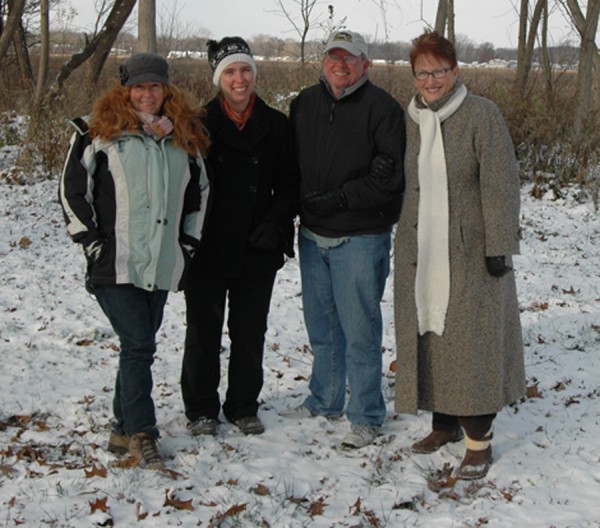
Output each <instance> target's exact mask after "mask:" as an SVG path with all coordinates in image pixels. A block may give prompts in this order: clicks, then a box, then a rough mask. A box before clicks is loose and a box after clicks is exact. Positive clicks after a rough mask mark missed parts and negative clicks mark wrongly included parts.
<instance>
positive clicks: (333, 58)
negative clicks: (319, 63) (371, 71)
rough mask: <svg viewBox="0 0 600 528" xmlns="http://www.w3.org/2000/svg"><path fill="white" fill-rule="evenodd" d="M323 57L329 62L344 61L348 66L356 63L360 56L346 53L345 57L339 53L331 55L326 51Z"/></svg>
mask: <svg viewBox="0 0 600 528" xmlns="http://www.w3.org/2000/svg"><path fill="white" fill-rule="evenodd" d="M325 58H326V59H327V60H328V61H329V62H335V63H339V62H345V63H346V64H347V65H348V66H355V65H356V64H358V61H359V60H360V59H361V57H355V56H354V55H346V56H345V57H340V56H339V55H333V54H332V53H327V54H326V55H325Z"/></svg>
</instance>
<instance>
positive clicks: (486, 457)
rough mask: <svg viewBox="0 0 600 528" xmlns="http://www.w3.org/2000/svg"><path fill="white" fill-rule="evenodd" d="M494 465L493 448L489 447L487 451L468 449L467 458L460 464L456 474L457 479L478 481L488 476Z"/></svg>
mask: <svg viewBox="0 0 600 528" xmlns="http://www.w3.org/2000/svg"><path fill="white" fill-rule="evenodd" d="M491 464H492V446H491V445H488V446H487V447H486V448H485V449H482V450H480V451H474V450H473V449H467V450H466V452H465V457H464V458H463V460H462V462H461V463H460V467H459V468H458V471H457V472H456V478H457V479H463V480H476V479H480V478H483V477H485V476H486V475H487V472H488V471H489V469H490V465H491Z"/></svg>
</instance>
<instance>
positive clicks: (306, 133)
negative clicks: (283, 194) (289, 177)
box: [290, 80, 406, 237]
mask: <svg viewBox="0 0 600 528" xmlns="http://www.w3.org/2000/svg"><path fill="white" fill-rule="evenodd" d="M290 119H291V121H292V125H293V127H294V134H295V144H296V153H297V157H298V163H299V165H300V175H301V177H300V197H301V198H302V197H304V196H306V195H308V194H310V193H313V192H317V191H329V190H332V189H341V190H342V191H343V192H344V194H345V196H346V200H347V202H348V208H347V209H345V210H341V211H338V212H336V213H334V214H332V215H329V216H326V217H321V218H317V217H315V216H314V215H311V214H310V213H309V212H307V211H306V210H304V209H302V208H301V221H302V225H304V226H306V227H307V228H308V229H310V230H311V231H313V232H314V233H316V234H318V235H321V236H325V237H339V236H351V235H361V234H374V233H383V232H385V231H387V230H390V229H391V227H392V225H393V224H394V223H395V222H396V221H397V220H398V217H399V214H400V209H401V204H402V192H403V190H404V149H405V144H406V135H405V123H404V112H403V110H402V108H401V106H400V104H399V103H398V102H397V101H396V100H395V99H394V98H393V97H392V96H391V95H390V94H388V93H387V92H386V91H385V90H383V89H381V88H379V87H377V86H375V85H373V84H372V83H371V82H370V81H368V80H367V81H366V82H365V83H364V84H362V86H360V87H358V88H357V89H356V90H354V91H351V93H348V94H347V95H345V96H343V97H342V98H341V99H335V98H334V97H333V95H332V94H331V93H330V91H329V90H328V88H327V85H326V83H325V81H323V80H322V81H321V82H320V83H319V84H317V85H314V86H311V87H310V88H307V89H305V90H303V91H302V92H301V93H300V94H299V95H298V97H297V98H296V99H294V100H293V101H292V104H291V107H290ZM382 153H385V154H387V155H388V156H390V157H391V158H392V159H394V161H395V162H396V170H395V174H394V176H393V177H392V178H389V179H380V178H375V177H374V176H372V175H370V174H369V167H370V165H371V162H372V161H373V158H375V156H377V155H378V154H382Z"/></svg>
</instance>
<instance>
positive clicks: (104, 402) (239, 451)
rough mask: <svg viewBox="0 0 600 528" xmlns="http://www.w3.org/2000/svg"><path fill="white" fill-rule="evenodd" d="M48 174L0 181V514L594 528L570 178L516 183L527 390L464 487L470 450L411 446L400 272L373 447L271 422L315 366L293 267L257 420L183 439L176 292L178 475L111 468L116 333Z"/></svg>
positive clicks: (283, 285) (585, 330)
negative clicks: (462, 468) (381, 414)
mask: <svg viewBox="0 0 600 528" xmlns="http://www.w3.org/2000/svg"><path fill="white" fill-rule="evenodd" d="M1 168H2V167H0V169H1ZM0 172H1V171H0ZM56 186H57V183H56V181H42V182H39V183H35V184H33V185H27V186H13V185H9V184H7V183H6V182H5V181H4V180H2V179H0V217H1V219H2V220H1V229H0V262H1V264H2V270H3V273H2V276H1V277H0V284H1V289H0V355H1V360H2V365H3V367H2V369H0V386H1V387H2V389H1V392H0V394H1V396H0V398H1V399H0V525H2V526H21V525H22V526H32V527H33V526H36V527H37V526H40V527H73V528H79V527H91V526H123V527H124V526H126V527H129V526H135V525H139V526H146V527H165V526H190V527H191V526H209V527H234V526H235V527H237V526H241V527H274V528H275V527H276V528H282V527H290V528H292V527H305V526H306V527H371V528H373V527H404V526H422V527H483V526H490V527H491V526H494V527H518V526H532V527H533V526H534V527H548V528H550V527H600V353H599V352H600V313H599V307H600V292H599V289H600V280H599V274H600V271H599V264H600V258H599V253H600V239H599V238H600V220H599V219H598V215H597V213H596V211H595V209H594V205H593V203H592V202H591V201H590V200H589V199H583V200H582V199H581V197H580V196H578V197H577V198H578V199H575V194H576V192H575V190H574V189H571V190H569V189H567V190H565V196H564V197H563V198H560V199H555V197H554V196H553V195H552V193H547V194H546V195H545V196H543V198H542V199H541V200H535V199H533V198H532V197H531V187H530V186H526V187H524V188H523V193H522V196H523V203H522V225H523V228H524V240H523V244H522V255H521V256H519V257H517V258H516V261H515V265H516V272H517V280H518V290H519V297H520V307H521V316H522V323H523V332H524V339H525V353H526V367H527V376H528V387H529V388H528V395H527V397H526V398H524V399H523V401H521V402H519V403H518V404H517V405H515V406H514V407H512V408H507V409H505V410H504V411H503V412H502V413H500V414H499V416H498V419H497V420H496V422H495V436H494V440H493V448H494V457H495V461H494V464H493V465H492V467H491V470H490V472H489V474H488V476H487V478H486V479H484V480H482V481H475V482H470V483H469V482H463V481H458V482H457V481H455V480H454V479H452V478H451V476H450V471H451V468H452V467H454V466H456V465H457V464H458V463H459V462H460V460H461V458H462V454H463V446H462V444H453V445H451V446H449V447H448V446H447V447H444V448H442V449H441V450H440V451H439V452H437V453H435V454H433V455H429V456H425V455H413V454H412V453H411V452H410V445H411V444H412V443H413V442H414V441H415V440H417V439H419V438H420V437H422V436H423V435H424V434H426V433H427V432H428V430H429V424H430V416H429V415H427V414H422V415H419V416H405V415H397V414H395V413H394V410H393V403H392V402H393V392H394V387H393V383H394V375H393V373H392V372H391V371H390V369H389V366H390V364H391V363H392V361H393V359H394V355H395V352H394V348H395V347H394V338H393V335H394V333H393V327H392V291H391V287H392V281H391V280H389V281H388V288H387V291H386V294H385V298H384V302H383V310H384V324H385V329H384V351H383V354H384V372H382V385H383V387H384V394H385V397H386V400H387V402H388V416H387V421H386V423H385V426H384V428H383V430H382V435H381V436H380V437H379V438H378V439H377V441H376V442H375V444H374V445H371V446H368V447H366V448H364V449H361V450H356V451H345V450H343V449H341V448H340V447H339V442H340V441H341V439H342V437H343V436H344V435H345V433H346V432H347V430H348V427H349V423H348V422H347V421H346V420H345V419H342V420H340V421H336V422H330V421H328V420H326V419H324V418H312V419H305V420H302V421H297V420H290V419H285V418H282V417H281V416H279V415H278V411H281V410H283V409H287V408H290V407H293V406H296V405H298V404H299V403H301V401H302V400H303V398H304V396H305V395H306V394H307V378H308V376H309V374H310V366H311V354H310V349H309V347H308V340H307V336H306V332H305V328H304V325H303V320H302V306H301V298H300V282H299V271H298V262H297V260H291V261H289V262H288V263H287V264H286V266H285V267H284V268H283V270H282V271H281V272H280V273H279V275H278V280H277V284H276V287H275V293H274V298H273V303H272V310H271V314H270V329H269V331H268V334H267V345H266V353H265V362H264V368H265V386H264V390H263V392H262V395H261V398H262V405H261V407H260V410H259V415H260V417H261V418H262V420H263V421H264V423H265V425H266V432H265V433H264V434H263V435H261V436H254V437H246V436H244V435H242V434H241V433H240V432H239V431H238V430H237V429H236V428H235V427H233V426H232V425H231V424H228V423H226V422H224V423H222V424H221V425H220V427H219V433H218V436H216V437H191V436H190V435H189V434H188V432H187V431H186V420H185V417H184V414H183V409H182V402H181V397H180V391H179V372H180V366H181V359H182V344H183V338H184V330H185V329H184V302H183V296H182V294H171V296H170V297H169V301H168V305H167V308H166V313H165V320H164V324H163V326H162V329H161V331H160V333H159V336H158V353H157V358H156V362H155V365H154V378H155V389H154V396H155V400H156V403H157V414H158V420H159V426H160V429H161V441H160V449H161V451H162V453H163V455H164V457H165V459H166V462H167V465H168V468H169V469H170V471H169V472H168V473H160V472H154V471H144V470H140V469H130V468H126V467H125V468H124V467H119V466H118V465H115V462H116V459H115V457H114V456H113V455H111V454H109V453H108V452H107V451H106V450H105V445H106V441H107V438H108V432H109V429H108V422H109V418H110V409H111V399H112V394H113V382H114V376H115V369H116V364H117V356H118V341H117V339H116V338H115V335H114V334H113V332H112V330H111V327H110V326H109V324H108V322H107V321H106V320H105V318H104V317H103V315H102V313H101V311H100V309H99V307H98V306H97V305H96V303H95V301H94V299H93V298H92V297H90V296H89V295H88V294H87V293H86V291H85V289H84V287H83V269H84V259H83V255H82V253H81V250H80V248H79V247H76V245H75V244H73V243H72V242H71V241H70V240H69V239H68V237H67V235H66V231H65V228H64V224H63V221H62V218H61V213H60V209H59V205H58V202H57V197H56ZM223 343H224V346H225V348H226V349H227V348H228V342H227V339H226V336H225V338H224V341H223ZM226 358H227V351H226V352H225V353H224V354H223V367H226ZM400 368H401V366H400Z"/></svg>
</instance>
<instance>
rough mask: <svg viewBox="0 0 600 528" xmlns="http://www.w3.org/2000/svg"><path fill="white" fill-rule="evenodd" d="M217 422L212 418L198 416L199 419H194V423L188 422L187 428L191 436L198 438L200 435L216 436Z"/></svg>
mask: <svg viewBox="0 0 600 528" xmlns="http://www.w3.org/2000/svg"><path fill="white" fill-rule="evenodd" d="M218 424H219V422H217V420H215V419H214V418H209V417H208V416H200V418H196V419H195V420H194V421H192V422H190V423H189V425H188V428H189V430H190V433H191V434H192V436H200V435H213V436H214V435H216V434H217V425H218Z"/></svg>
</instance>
